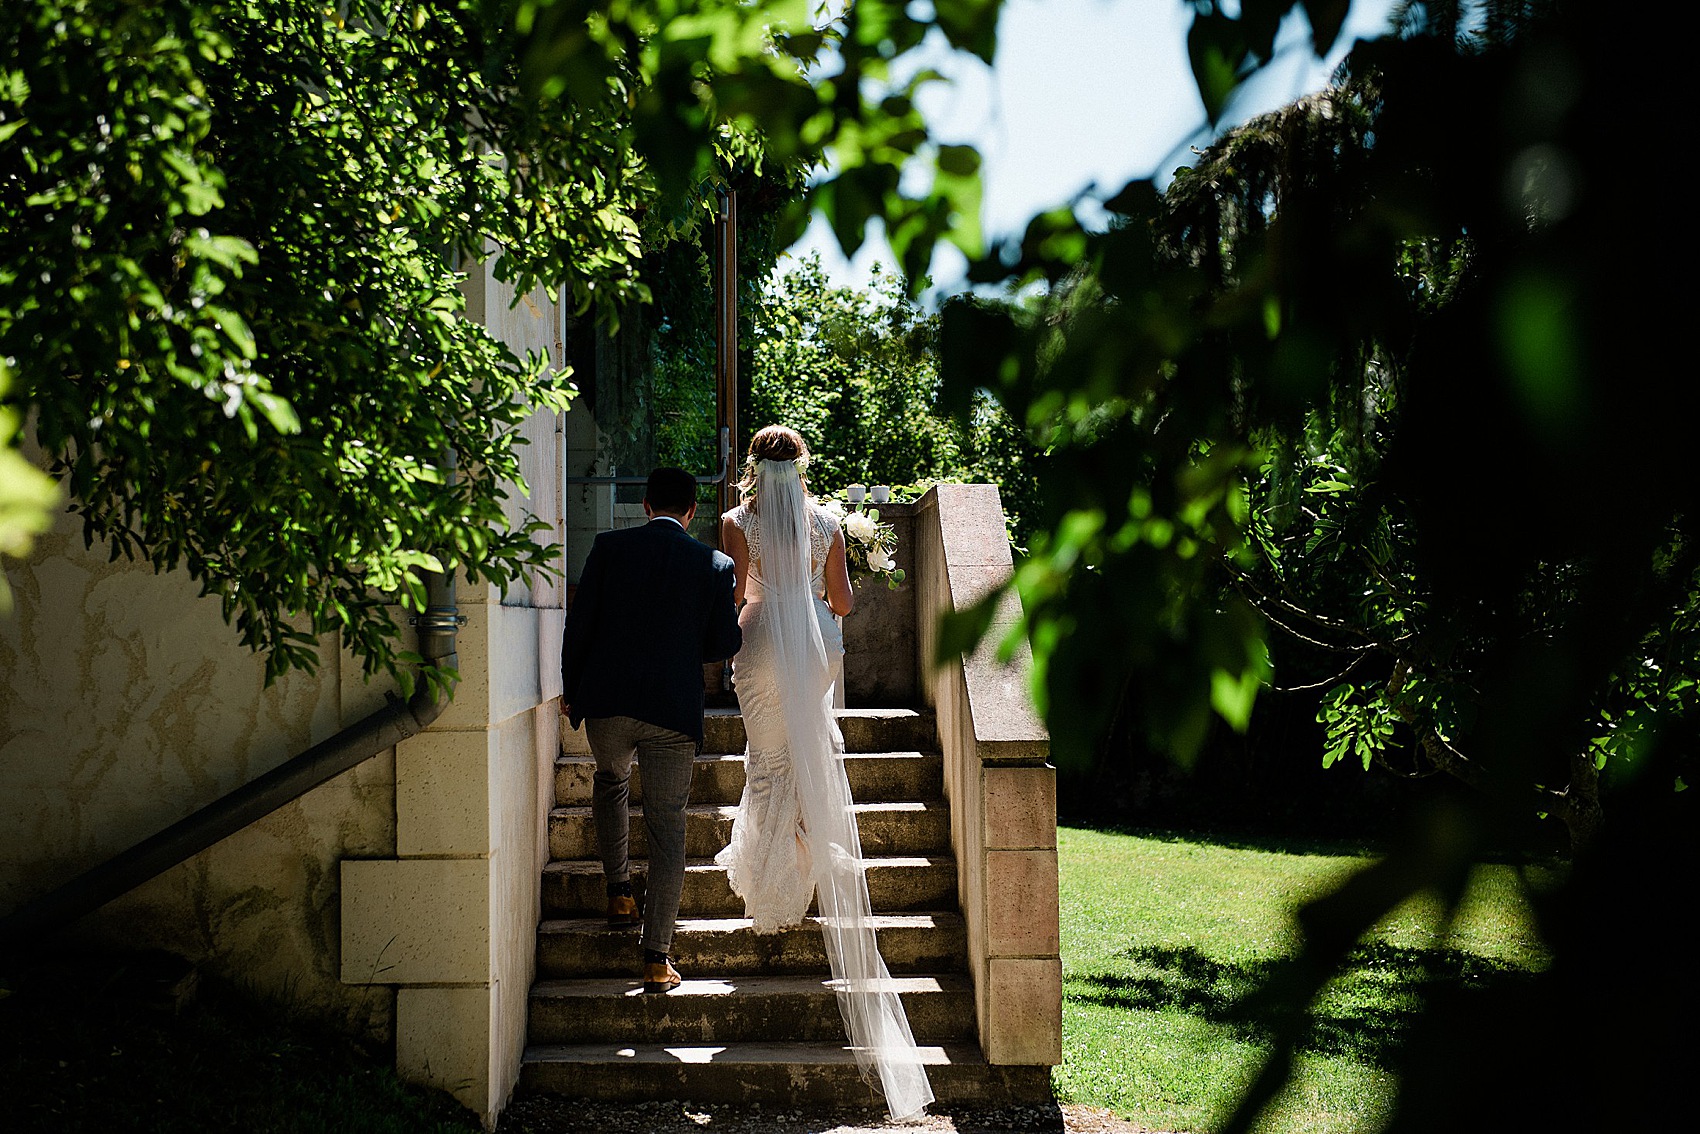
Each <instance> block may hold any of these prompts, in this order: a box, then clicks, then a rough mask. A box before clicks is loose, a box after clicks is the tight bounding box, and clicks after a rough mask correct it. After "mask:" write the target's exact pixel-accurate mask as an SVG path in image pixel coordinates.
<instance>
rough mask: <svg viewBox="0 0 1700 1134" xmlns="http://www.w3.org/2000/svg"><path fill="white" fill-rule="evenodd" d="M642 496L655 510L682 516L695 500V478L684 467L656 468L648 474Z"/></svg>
mask: <svg viewBox="0 0 1700 1134" xmlns="http://www.w3.org/2000/svg"><path fill="white" fill-rule="evenodd" d="M643 498H644V499H645V500H647V501H649V506H650V508H651V509H652V510H654V511H656V512H666V513H667V514H668V515H670V516H683V515H684V514H685V513H686V512H689V511H690V510H691V508H692V507H693V506H695V504H696V502H697V478H696V477H694V476H692V475H691V474H690V473H688V472H686V471H685V470H684V469H656V470H655V471H654V472H652V473H650V474H649V485H648V487H646V488H645V489H644V491H643Z"/></svg>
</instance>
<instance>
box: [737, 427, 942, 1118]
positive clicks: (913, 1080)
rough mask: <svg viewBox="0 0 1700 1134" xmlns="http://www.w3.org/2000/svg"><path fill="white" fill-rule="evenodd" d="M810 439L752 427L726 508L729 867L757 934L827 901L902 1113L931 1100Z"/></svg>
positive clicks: (846, 1009)
mask: <svg viewBox="0 0 1700 1134" xmlns="http://www.w3.org/2000/svg"><path fill="white" fill-rule="evenodd" d="M808 460H809V450H808V446H806V445H805V444H804V443H803V438H802V437H801V436H800V435H799V434H798V433H797V432H796V431H795V430H792V429H787V428H786V427H784V426H782V425H770V426H768V427H767V428H766V429H763V430H761V431H760V432H759V433H757V434H756V435H755V436H754V437H753V438H751V439H750V451H749V459H748V460H747V461H746V462H745V474H744V479H743V481H742V482H741V483H740V488H741V489H742V490H743V494H744V501H743V503H741V504H740V505H738V507H736V508H734V509H732V510H731V511H730V512H728V513H726V515H725V516H723V517H722V518H721V523H720V546H721V548H722V550H724V551H725V552H726V553H727V554H728V555H730V556H731V557H732V562H733V564H734V565H735V566H736V568H737V589H736V595H737V598H738V599H739V600H740V601H742V602H743V604H744V606H743V608H742V610H741V612H740V613H739V617H738V624H739V626H740V627H741V628H742V629H743V632H744V645H743V649H742V650H741V651H740V652H739V653H738V656H737V657H735V658H733V659H732V667H733V668H732V679H733V683H734V686H735V688H736V689H737V693H738V705H739V708H740V710H741V711H742V713H743V717H744V727H745V730H746V732H747V733H748V736H749V747H748V750H747V752H746V754H745V765H746V769H747V771H746V779H745V783H744V795H743V799H742V800H741V801H740V802H739V804H738V811H737V815H736V817H735V819H734V821H733V825H732V839H731V842H730V843H729V844H728V845H727V847H726V849H725V850H723V851H721V852H720V854H719V855H718V856H717V857H716V858H715V861H716V862H717V863H719V864H720V865H722V866H724V867H726V870H727V875H728V877H729V878H730V880H731V884H732V889H733V891H734V892H736V893H737V894H738V896H739V897H741V898H742V899H743V900H744V909H745V911H746V913H747V914H748V915H749V916H750V917H751V918H752V919H753V920H754V922H755V929H756V932H758V933H776V932H778V931H779V930H781V929H784V928H786V927H787V926H794V925H798V924H801V922H802V920H803V916H804V914H805V913H806V912H807V910H808V906H809V898H810V896H811V895H814V896H816V897H817V899H818V905H819V912H820V924H821V933H822V934H823V935H824V937H825V938H826V952H827V958H828V960H829V961H830V962H831V965H832V976H833V980H832V982H831V985H832V987H833V989H834V990H835V991H836V992H837V994H838V1007H839V1010H840V1011H841V1012H842V1013H843V1015H844V1025H845V1029H846V1031H847V1032H848V1034H849V1038H850V1044H851V1047H852V1049H853V1050H854V1051H855V1053H856V1061H857V1063H858V1064H859V1065H860V1067H861V1069H862V1074H863V1077H864V1078H866V1079H868V1080H869V1082H875V1081H877V1083H878V1085H879V1087H880V1089H881V1090H882V1091H883V1093H884V1095H885V1100H886V1106H887V1108H888V1109H889V1110H890V1111H891V1115H892V1117H893V1118H897V1119H902V1118H909V1117H912V1116H914V1115H917V1114H919V1113H921V1111H922V1109H923V1108H924V1107H925V1106H926V1105H927V1103H929V1102H931V1101H932V1099H933V1092H932V1088H931V1086H930V1085H929V1084H928V1081H927V1073H926V1071H925V1069H924V1068H923V1067H922V1066H921V1060H920V1055H919V1053H918V1052H917V1050H916V1047H915V1037H914V1035H913V1034H912V1033H911V1031H910V1029H909V1020H908V1017H907V1016H906V1015H905V1014H904V1011H903V1005H902V1003H901V1002H900V1001H899V1000H898V997H897V993H896V991H895V990H894V988H893V985H892V982H891V977H890V974H889V973H888V972H887V970H886V967H885V961H884V960H883V959H882V958H881V957H880V955H879V950H878V948H877V947H876V945H875V942H874V927H873V918H872V911H871V907H870V903H869V901H868V884H867V878H866V876H865V875H864V873H863V864H862V843H861V838H860V837H859V836H858V834H857V831H856V817H855V813H854V812H853V811H852V810H851V799H850V785H849V781H848V780H847V779H846V778H845V775H844V760H843V755H844V738H843V736H842V735H840V733H839V731H838V724H837V722H836V721H835V720H834V719H833V715H832V702H831V697H832V685H833V682H834V680H835V679H836V677H837V676H838V674H839V672H840V668H841V666H842V664H843V659H844V640H843V636H842V633H841V632H840V630H839V627H838V623H837V622H836V621H835V620H834V619H833V617H832V616H833V615H834V614H839V615H843V614H848V613H849V612H850V606H851V595H850V575H849V571H848V567H847V565H846V560H845V547H844V532H843V530H842V528H841V527H840V526H839V523H838V520H837V518H836V517H835V516H834V515H833V514H832V513H831V512H828V511H827V510H826V509H825V508H824V507H822V506H821V505H819V504H817V503H815V502H814V501H813V500H811V499H810V498H809V496H808V494H807V491H806V488H805V486H804V482H803V472H804V469H805V468H806V467H807V465H808Z"/></svg>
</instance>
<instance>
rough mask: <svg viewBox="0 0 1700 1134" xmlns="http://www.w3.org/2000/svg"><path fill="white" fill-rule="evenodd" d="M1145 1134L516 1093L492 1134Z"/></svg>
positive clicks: (1061, 1117) (1049, 1121) (1030, 1122)
mask: <svg viewBox="0 0 1700 1134" xmlns="http://www.w3.org/2000/svg"><path fill="white" fill-rule="evenodd" d="M592 1132H595V1134H1152V1132H1151V1131H1148V1130H1146V1129H1145V1128H1144V1127H1140V1126H1134V1125H1133V1124H1131V1123H1128V1122H1124V1121H1122V1120H1121V1119H1119V1118H1117V1117H1115V1116H1114V1115H1112V1114H1111V1113H1110V1112H1109V1111H1106V1110H1099V1109H1098V1108H1096V1107H1088V1106H1072V1105H1064V1106H1059V1105H1057V1104H1055V1103H1048V1104H1044V1105H1039V1106H1006V1107H1000V1108H998V1109H996V1110H967V1109H964V1108H960V1107H959V1108H955V1109H954V1110H953V1111H952V1112H951V1113H940V1114H928V1115H926V1116H925V1117H923V1118H921V1119H920V1120H918V1121H915V1122H906V1123H899V1122H892V1121H890V1120H889V1119H887V1118H886V1117H885V1112H884V1111H876V1110H840V1111H831V1112H824V1113H823V1112H805V1111H797V1110H784V1109H778V1108H774V1107H767V1108H765V1109H764V1108H763V1107H761V1106H759V1105H751V1106H733V1105H709V1104H702V1105H698V1104H695V1103H679V1102H650V1103H631V1104H624V1105H616V1104H611V1103H590V1102H585V1101H583V1100H581V1099H566V1098H561V1097H559V1096H556V1095H530V1096H525V1095H522V1096H519V1097H517V1098H515V1099H514V1101H513V1102H512V1103H511V1104H509V1106H508V1109H507V1110H505V1111H504V1112H503V1113H502V1121H501V1125H500V1126H498V1127H497V1131H496V1134H592Z"/></svg>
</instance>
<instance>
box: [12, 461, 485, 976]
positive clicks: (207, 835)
mask: <svg viewBox="0 0 1700 1134" xmlns="http://www.w3.org/2000/svg"><path fill="white" fill-rule="evenodd" d="M447 471H448V472H449V474H450V476H451V477H452V475H453V473H454V463H453V461H452V460H450V461H449V462H448V470H447ZM425 594H426V609H425V613H424V614H422V615H419V616H417V617H415V618H414V619H412V620H411V621H412V622H413V623H414V625H416V626H417V627H418V629H419V653H420V655H421V656H423V657H424V658H425V659H426V660H427V661H432V662H437V663H439V664H442V665H445V666H447V667H448V668H450V669H456V668H458V665H457V661H458V655H457V653H456V651H455V632H456V630H457V629H458V628H459V626H460V622H461V617H460V610H459V608H458V607H457V606H456V604H455V582H454V573H453V572H452V571H451V572H448V573H447V574H444V575H433V576H430V577H429V578H428V579H427V581H426V584H425ZM448 700H449V698H448V696H447V695H444V696H441V697H439V696H435V695H433V694H432V692H431V690H430V689H429V688H428V687H427V685H426V683H425V682H423V681H421V682H419V684H418V687H417V688H416V689H415V690H414V692H413V696H412V698H410V699H409V700H407V701H405V702H404V701H402V700H401V698H400V697H397V696H396V695H395V694H393V693H389V694H386V695H385V705H384V707H383V708H382V709H379V710H378V711H377V712H375V713H373V714H372V715H371V716H368V717H366V718H365V719H363V720H361V721H358V722H356V723H355V724H352V725H350V726H348V727H347V728H345V729H343V730H342V731H341V732H339V733H337V734H336V735H335V736H333V737H331V738H329V739H328V740H325V741H322V742H320V743H318V744H315V745H313V747H311V748H309V749H308V750H307V751H305V752H303V753H301V754H300V755H299V756H296V757H293V758H292V759H290V760H287V761H285V762H284V763H282V764H280V765H278V766H277V767H275V768H273V769H272V770H271V771H269V772H267V773H265V774H264V775H262V776H260V777H259V778H258V779H255V780H251V781H249V782H248V783H246V784H243V785H242V786H241V787H239V788H237V789H236V790H235V791H233V792H231V793H230V794H229V795H226V796H224V797H223V798H222V799H219V800H216V801H214V802H212V803H209V804H207V805H206V806H205V807H203V808H201V809H200V810H199V811H197V812H195V813H194V814H192V815H190V816H188V817H187V818H185V819H181V820H179V821H178V822H176V823H173V824H172V825H171V826H169V827H167V828H166V829H165V830H163V831H161V832H160V833H159V834H157V835H154V836H153V837H151V838H148V839H144V840H143V841H142V842H139V843H137V844H136V845H135V846H133V847H131V848H130V849H129V850H127V851H123V852H121V853H120V854H118V855H116V856H115V857H113V858H111V859H109V860H107V861H106V862H104V863H102V864H101V865H99V866H97V867H95V868H93V869H92V870H89V871H87V872H85V873H83V874H81V875H79V876H78V877H76V878H73V879H72V880H71V881H69V882H67V883H65V884H64V885H63V886H60V887H59V888H58V889H56V890H53V891H52V892H50V893H47V894H44V895H42V896H41V897H39V898H36V899H34V900H33V901H29V902H26V903H24V904H23V905H22V906H20V907H18V908H17V909H16V910H14V911H12V913H10V914H8V915H7V916H6V917H4V918H0V947H6V948H10V947H13V946H16V945H18V944H20V943H22V942H24V941H29V940H33V939H35V938H39V937H40V936H42V935H44V934H48V933H52V932H54V931H55V930H58V929H60V928H63V927H64V926H66V925H69V924H70V923H71V922H73V921H75V920H77V919H78V918H80V917H82V916H83V915H84V914H87V913H91V912H93V911H94V910H96V909H99V908H100V907H101V906H103V905H105V904H106V903H107V902H110V901H111V900H112V899H114V898H116V897H119V896H120V895H122V894H125V893H128V892H129V891H131V890H133V889H135V888H136V887H137V886H140V885H141V884H142V883H143V882H146V881H147V880H148V879H150V878H153V877H154V876H155V875H158V874H162V873H164V872H165V871H167V870H169V869H170V868H171V867H173V866H176V865H177V864H178V863H180V862H182V861H184V860H185V859H187V858H190V857H192V856H194V855H196V854H199V853H200V852H201V851H204V850H206V849H207V848H208V847H210V846H212V845H213V844H214V843H216V842H218V841H219V840H221V839H223V838H226V837H227V836H229V835H233V834H235V833H236V832H237V831H240V830H241V829H242V828H244V827H246V826H247V825H248V824H250V823H252V822H254V821H255V820H256V819H260V818H263V817H265V816H267V815H270V814H271V813H272V812H273V811H276V810H277V809H278V808H280V807H282V806H283V805H284V804H286V803H289V802H291V801H292V800H295V799H299V798H300V797H301V796H303V795H306V794H307V793H308V792H309V791H312V790H313V789H314V788H316V787H318V786H319V785H320V784H322V783H324V782H325V781H327V780H330V779H333V778H334V777H336V776H340V775H341V774H342V773H344V772H346V771H348V770H349V769H350V768H352V767H354V766H355V765H357V764H360V763H362V762H364V761H366V760H369V759H371V758H372V757H373V756H376V755H377V754H378V753H380V752H383V751H385V750H386V749H390V748H394V747H395V746H396V745H397V744H398V743H399V742H401V741H403V740H406V739H407V738H408V737H410V736H414V735H415V734H417V733H419V732H421V731H422V730H424V729H425V727H426V726H428V725H429V724H430V723H431V722H432V721H434V720H436V719H437V718H438V717H439V716H441V715H442V712H443V709H444V708H445V707H446V706H447V704H448Z"/></svg>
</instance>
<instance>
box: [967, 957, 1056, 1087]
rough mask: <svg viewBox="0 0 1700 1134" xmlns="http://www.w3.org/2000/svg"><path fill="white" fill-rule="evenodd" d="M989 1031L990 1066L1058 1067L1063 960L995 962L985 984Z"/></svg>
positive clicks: (988, 1057) (1027, 959)
mask: <svg viewBox="0 0 1700 1134" xmlns="http://www.w3.org/2000/svg"><path fill="white" fill-rule="evenodd" d="M985 983H986V985H987V988H988V989H989V993H988V999H989V1000H990V1009H989V1015H990V1016H991V1020H992V1026H991V1029H990V1031H989V1033H988V1034H987V1037H986V1045H985V1052H986V1059H987V1061H988V1062H991V1063H999V1064H1008V1063H1017V1064H1020V1063H1037V1064H1044V1065H1055V1064H1058V1063H1061V1062H1062V1015H1061V1013H1059V1012H1058V1011H1057V1006H1058V1005H1060V1004H1061V1003H1062V961H1061V960H1059V959H1057V958H1055V957H1020V958H999V959H994V960H993V961H992V962H991V964H990V965H989V966H988V968H987V972H986V981H985Z"/></svg>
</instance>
